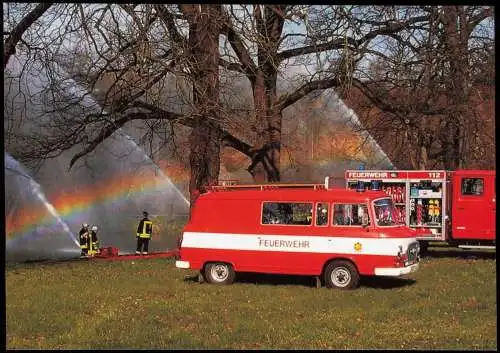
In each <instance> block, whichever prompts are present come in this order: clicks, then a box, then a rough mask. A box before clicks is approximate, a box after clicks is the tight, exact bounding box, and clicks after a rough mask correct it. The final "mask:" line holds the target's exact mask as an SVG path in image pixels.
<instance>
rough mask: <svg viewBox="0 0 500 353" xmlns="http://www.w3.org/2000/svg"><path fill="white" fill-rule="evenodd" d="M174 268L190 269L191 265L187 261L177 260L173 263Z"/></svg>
mask: <svg viewBox="0 0 500 353" xmlns="http://www.w3.org/2000/svg"><path fill="white" fill-rule="evenodd" d="M175 267H177V268H190V267H191V264H190V263H189V261H180V260H177V261H175Z"/></svg>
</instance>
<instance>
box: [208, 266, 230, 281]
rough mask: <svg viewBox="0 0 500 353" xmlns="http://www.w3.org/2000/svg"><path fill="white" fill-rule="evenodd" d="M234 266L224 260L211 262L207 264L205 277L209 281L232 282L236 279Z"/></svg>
mask: <svg viewBox="0 0 500 353" xmlns="http://www.w3.org/2000/svg"><path fill="white" fill-rule="evenodd" d="M234 276H235V274H234V270H233V266H231V265H229V264H225V263H222V262H214V263H209V264H207V265H206V266H205V278H206V279H207V282H208V283H213V284H231V283H233V281H234Z"/></svg>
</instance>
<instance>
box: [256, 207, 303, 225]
mask: <svg viewBox="0 0 500 353" xmlns="http://www.w3.org/2000/svg"><path fill="white" fill-rule="evenodd" d="M312 209H313V204H312V203H306V202H304V203H296V202H264V203H263V205H262V224H290V225H311V224H312Z"/></svg>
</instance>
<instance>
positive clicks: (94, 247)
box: [88, 226, 100, 256]
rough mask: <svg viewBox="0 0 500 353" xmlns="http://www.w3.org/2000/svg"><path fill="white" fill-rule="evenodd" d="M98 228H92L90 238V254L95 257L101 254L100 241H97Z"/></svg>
mask: <svg viewBox="0 0 500 353" xmlns="http://www.w3.org/2000/svg"><path fill="white" fill-rule="evenodd" d="M97 230H98V228H97V226H92V228H91V230H90V236H89V237H88V246H89V248H88V254H89V256H94V255H95V254H99V253H100V249H99V239H97Z"/></svg>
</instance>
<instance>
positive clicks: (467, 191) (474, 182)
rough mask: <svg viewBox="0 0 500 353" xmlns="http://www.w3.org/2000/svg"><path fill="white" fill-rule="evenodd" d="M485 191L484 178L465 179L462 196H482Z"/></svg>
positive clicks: (463, 180)
mask: <svg viewBox="0 0 500 353" xmlns="http://www.w3.org/2000/svg"><path fill="white" fill-rule="evenodd" d="M483 190H484V179H483V178H463V179H462V195H476V196H479V195H482V194H483Z"/></svg>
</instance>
